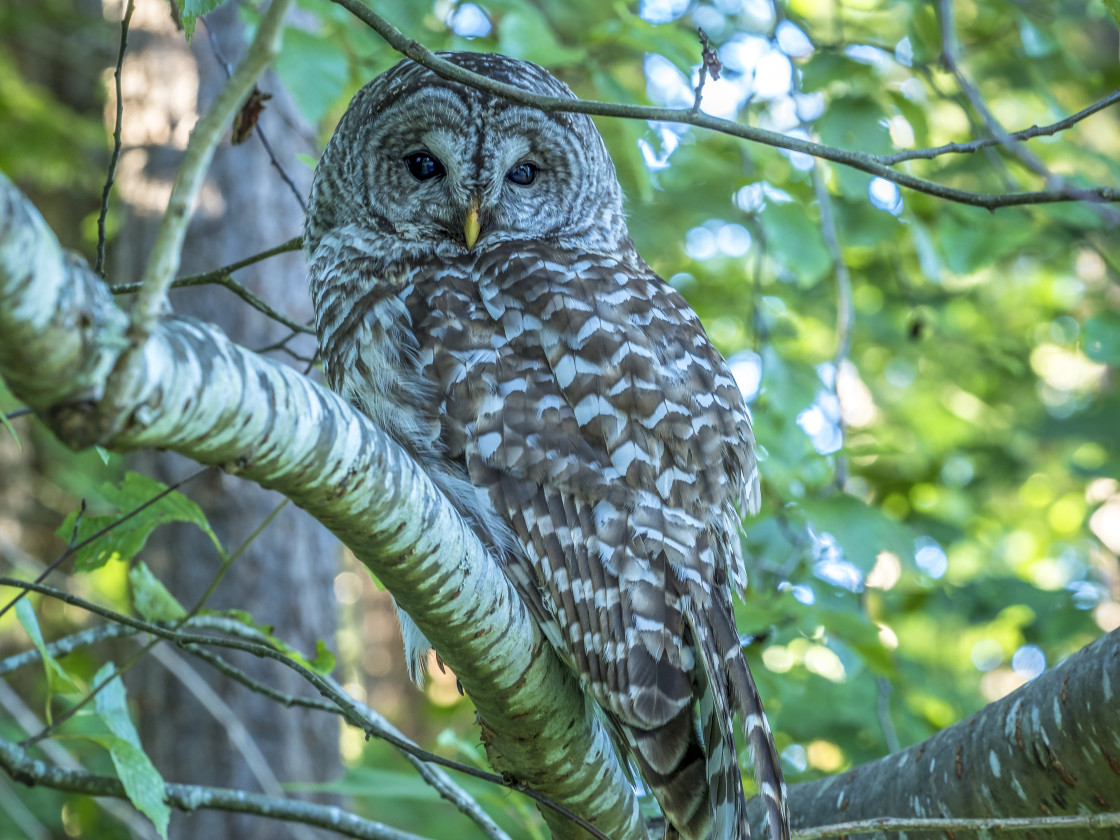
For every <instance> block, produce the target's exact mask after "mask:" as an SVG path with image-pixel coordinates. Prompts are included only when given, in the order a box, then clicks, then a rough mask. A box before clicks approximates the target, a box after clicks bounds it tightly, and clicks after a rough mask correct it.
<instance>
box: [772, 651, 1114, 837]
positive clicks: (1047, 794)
mask: <svg viewBox="0 0 1120 840" xmlns="http://www.w3.org/2000/svg"><path fill="white" fill-rule="evenodd" d="M1118 691H1120V630H1114V631H1112V632H1111V633H1109V634H1108V635H1106V636H1104V637H1103V638H1101V639H1098V640H1097V641H1095V642H1093V643H1092V644H1090V645H1087V646H1086V647H1085V648H1083V649H1082V650H1080V651H1078V652H1077V653H1076V654H1074V655H1073V656H1071V657H1070V658H1069V659H1067V660H1066V661H1065V662H1063V663H1061V664H1060V665H1058V666H1056V667H1054V668H1051V669H1050V670H1048V671H1046V672H1044V673H1043V674H1042V675H1041V676H1039V677H1037V678H1036V679H1035V680H1033V681H1032V682H1029V683H1027V684H1026V685H1024V686H1022V687H1021V688H1019V689H1018V690H1017V691H1014V692H1012V693H1011V694H1009V695H1007V696H1006V697H1004V698H1003V699H1001V700H997V701H995V702H994V703H990V704H988V705H987V706H985V707H984V708H983V709H981V710H980V711H979V712H977V713H976V714H974V715H972V716H971V717H969V718H967V719H966V720H963V721H961V722H960V723H958V724H956V725H954V726H951V727H949V728H948V729H945V730H943V731H941V732H939V733H937V734H936V735H934V736H933V737H932V738H928V739H927V740H925V741H923V742H922V743H920V744H916V745H915V746H912V747H910V748H909V749H905V750H902V751H901V752H898V753H895V754H894V755H889V756H887V757H885V758H882V759H880V760H878V761H873V762H870V763H868V764H863V765H861V766H859V767H856V768H854V769H852V770H850V771H848V772H847V773H843V774H841V775H838V776H832V777H830V778H827V779H822V780H820V781H816V782H810V783H806V784H800V785H796V786H794V787H793V788H792V789H791V791H790V813H791V814H792V815H793V828H794V829H799V828H809V827H812V826H818V825H830V824H833V823H841V822H851V821H856V820H869V819H874V818H878V817H957V818H984V817H996V818H1008V817H1050V816H1063V815H1076V814H1090V813H1103V812H1108V811H1115V810H1120V699H1118V697H1117V692H1118ZM762 816H763V814H762V810H761V808H757V807H755V808H754V809H753V810H752V826H755V827H756V828H754V829H752V830H760V829H761V824H762V823H761V818H762ZM1042 834H1043V832H1042V831H1040V830H1034V831H1008V830H1005V831H1001V832H1000V834H999V836H1000V837H1001V838H1003V837H1007V838H1029V837H1040V836H1042ZM756 836H761V835H756ZM849 836H850V837H853V838H854V837H855V836H859V837H871V836H872V835H870V834H867V835H862V834H861V835H849ZM874 836H875V837H876V838H882V837H899V838H901V837H906V838H907V839H908V840H915V838H931V840H932V838H943V837H946V836H947V835H946V832H944V831H928V832H915V831H907V832H891V833H879V834H875V835H874ZM952 836H954V837H957V838H963V837H974V836H977V834H976V833H972V832H961V831H957V832H954V834H953V835H952ZM1059 836H1060V835H1059ZM1068 836H1070V837H1074V836H1076V837H1079V838H1080V837H1086V838H1090V837H1101V838H1103V837H1115V836H1116V829H1115V828H1110V829H1100V830H1098V831H1092V830H1089V829H1084V828H1082V829H1077V830H1076V831H1075V832H1071V833H1070V834H1069V835H1068Z"/></svg>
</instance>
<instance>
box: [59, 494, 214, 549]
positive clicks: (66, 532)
mask: <svg viewBox="0 0 1120 840" xmlns="http://www.w3.org/2000/svg"><path fill="white" fill-rule="evenodd" d="M166 490H167V486H166V485H165V484H161V483H160V482H158V481H155V480H154V479H151V478H148V477H146V476H143V475H140V474H139V473H132V472H130V473H127V474H126V475H125V477H124V481H123V482H122V483H121V485H120V486H119V487H117V486H114V485H112V484H106V485H104V486H102V488H101V491H100V492H101V496H102V497H103V498H104V499H105V501H107V502H109V503H110V504H112V505H114V506H115V507H116V508H117V509H118V510H120V511H121V512H122V513H126V512H130V511H133V510H136V509H138V508H139V507H140V506H141V505H143V504H145V503H146V502H149V501H151V500H152V499H153V498H155V497H157V496H159V494H160V493H163V492H164V491H166ZM77 516H78V512H77V511H75V512H73V513H71V514H70V515H69V516H68V517H66V520H65V521H64V522H63V523H62V525H61V526H59V528H58V530H57V531H55V534H57V535H58V536H59V537H60V538H62V539H64V540H70V539H71V537H72V536H74V522H75V520H76V519H77ZM121 518H122V517H121V515H119V514H111V515H108V516H83V517H82V519H81V521H80V522H79V523H78V532H77V535H76V539H75V540H74V541H75V543H81V542H83V541H85V540H87V539H89V538H90V537H92V536H93V535H94V534H96V533H98V532H99V531H102V530H103V529H105V528H108V527H109V526H114V527H112V528H111V530H109V531H107V532H106V533H105V534H102V535H101V536H100V537H98V538H97V539H95V540H93V541H92V542H90V544H89V545H85V546H82V548H80V549H78V550H77V551H76V552H75V554H74V567H75V568H76V569H78V570H80V571H89V570H91V569H97V568H100V567H101V566H104V565H105V564H106V563H108V562H109V561H110V560H126V561H127V560H131V559H132V558H133V557H135V556H136V555H137V554H138V553H139V552H140V551H141V549H143V548H144V545H145V544H146V543H147V541H148V537H149V536H150V535H151V533H152V531H154V530H155V529H156V528H157V527H159V526H160V525H162V524H164V523H166V522H189V523H191V524H193V525H196V526H198V527H199V528H200V529H201V530H202V531H203V533H205V534H206V535H207V536H209V537H210V539H211V541H212V542H213V543H214V547H215V548H217V550H218V552H219V553H221V551H222V546H221V543H220V542H218V538H217V536H215V535H214V532H213V530H211V528H210V523H209V522H207V521H206V515H205V514H204V513H203V512H202V509H201V508H200V507H199V506H198V505H196V504H195V503H194V502H192V501H191V500H190V499H188V498H187V497H186V496H184V495H182V494H181V493H178V492H175V491H172V492H170V493H167V494H166V495H165V496H163V497H162V498H160V499H159V500H158V501H156V502H154V503H152V504H150V505H148V507H146V508H144V509H143V510H141V511H140V512H139V513H137V514H135V515H134V516H131V517H129V518H128V519H126V520H124V521H121ZM118 522H119V523H120V524H116V523H118Z"/></svg>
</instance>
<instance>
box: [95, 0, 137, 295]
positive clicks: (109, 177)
mask: <svg viewBox="0 0 1120 840" xmlns="http://www.w3.org/2000/svg"><path fill="white" fill-rule="evenodd" d="M135 6H136V3H135V0H128V5H127V6H126V7H125V10H124V18H123V19H122V20H121V48H120V50H119V51H118V52H117V67H116V69H115V70H114V71H113V80H114V83H115V84H116V90H117V116H116V120H115V121H114V123H113V154H112V155H111V156H110V157H109V168H108V171H106V173H105V187H104V189H102V190H101V213H100V215H99V216H98V217H97V262H96V263H94V266H93V270H94V271H96V272H97V273H98V274H100V275H101V276H102V277H104V276H105V218H106V217H107V216H108V215H109V193H110V192H112V190H113V179H114V177H115V176H116V172H117V162H118V161H119V160H120V159H121V124H122V123H123V122H124V99H123V98H122V97H121V68H123V67H124V54H125V51H126V50H127V49H128V26H129V24H130V23H131V22H132V12H133V11H134V10H135Z"/></svg>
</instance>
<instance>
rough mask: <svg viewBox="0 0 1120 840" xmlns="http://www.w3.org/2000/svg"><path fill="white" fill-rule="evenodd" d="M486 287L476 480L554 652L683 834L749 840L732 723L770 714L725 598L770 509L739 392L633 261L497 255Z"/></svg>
mask: <svg viewBox="0 0 1120 840" xmlns="http://www.w3.org/2000/svg"><path fill="white" fill-rule="evenodd" d="M474 276H475V279H476V281H477V283H478V292H479V294H480V297H481V303H482V305H483V306H484V307H485V309H486V311H487V313H488V314H489V316H490V318H492V319H493V322H494V323H495V325H496V329H495V332H494V338H493V342H492V344H493V348H494V352H495V356H494V359H493V364H494V367H493V378H492V380H489V381H488V382H487V383H486V390H487V393H486V394H485V395H483V396H481V398H480V399H479V400H478V402H477V403H476V405H477V412H478V413H477V420H476V422H475V424H474V426H473V428H472V429H470V431H469V434H468V435H467V445H466V458H467V464H468V468H469V471H470V474H471V479H472V481H474V482H475V483H476V484H477V485H479V486H482V487H486V488H487V489H488V490H489V493H490V497H491V501H492V503H493V504H494V507H495V508H496V509H497V510H498V512H499V515H502V516H505V517H506V518H507V520H508V521H509V523H510V524H511V526H512V528H513V530H514V533H515V535H516V538H517V540H518V541H519V542H520V543H521V544H522V545H523V546H524V549H525V553H526V555H527V559H528V562H529V564H530V565H531V566H532V569H531V572H532V574H531V578H532V580H533V581H534V582H535V585H536V586H537V587H539V590H540V594H541V598H542V599H543V600H544V602H545V607H546V611H547V612H548V614H549V617H550V618H551V619H552V621H553V623H554V627H553V629H552V633H550V636H555V637H558V638H553V639H552V641H553V642H554V644H557V647H558V649H559V650H560V651H561V653H562V654H566V655H567V657H568V658H569V660H570V662H571V664H572V666H573V667H574V668H575V670H576V671H577V673H579V674H580V675H581V678H582V680H583V682H584V684H585V685H586V686H587V688H588V690H589V692H590V693H591V694H592V696H593V697H595V699H596V701H597V702H598V703H599V705H600V706H602V707H603V708H604V709H605V710H607V711H608V712H609V713H610V714H611V715H613V716H614V717H615V718H616V719H617V720H618V721H619V723H621V724H622V725H623V727H624V728H625V730H626V734H627V737H628V739H629V741H630V747H631V751H632V754H633V755H634V756H635V758H636V760H637V761H638V764H639V769H640V770H642V775H643V777H644V778H645V779H646V781H647V782H648V783H650V785H651V787H653V788H654V790H655V792H656V793H658V798H659V799H660V800H661V802H662V805H663V807H665V808H666V812H667V813H669V814H671V818H672V816H673V812H674V811H675V812H676V814H675V816H676V819H674V823H675V824H677V825H678V826H680V827H681V828H682V830H685V828H684V827H685V826H686V825H687V824H692V825H693V826H694V828H695V827H696V826H699V825H700V824H701V823H705V822H706V821H707V820H708V819H709V818H710V817H711V816H715V817H716V820H717V823H719V822H720V820H721V812H722V821H723V823H725V824H726V825H727V827H728V828H729V829H730V828H731V826H736V827H737V829H739V831H738V833H739V834H740V836H744V835H743V832H744V831H745V829H743V828H742V825H743V824H744V823H745V817H744V815H743V813H742V811H741V808H740V805H741V801H742V789H741V782H740V781H739V777H738V765H737V763H736V759H735V748H734V739H733V735H732V733H731V723H730V722H731V720H732V715H733V706H734V707H737V708H740V709H743V710H744V711H745V712H749V714H750V716H751V718H752V720H755V719H760V718H761V707H760V705H758V702H757V701H758V697H757V692H756V691H755V690H754V685H753V681H752V680H750V675H749V671H747V669H746V664H745V662H744V661H743V659H742V654H741V652H740V651H739V648H738V637H737V634H736V632H735V626H734V618H733V613H732V611H731V605H730V588H731V585H732V583H734V585H736V586H738V587H741V586H742V584H743V582H744V571H743V561H742V556H741V552H740V548H739V540H738V516H737V514H736V511H735V507H734V502H735V501H739V502H740V504H741V505H742V506H743V507H746V508H750V509H752V510H754V509H757V503H758V474H757V469H756V466H755V461H754V454H753V449H752V445H753V436H752V433H751V427H750V420H749V415H748V414H747V412H746V409H745V406H744V405H743V402H742V397H741V395H740V393H739V391H738V388H737V386H736V385H735V382H734V380H733V378H732V377H731V375H730V373H729V372H728V370H727V367H726V365H725V363H724V362H723V359H722V358H721V357H720V356H719V354H718V353H717V352H716V351H715V349H714V348H713V347H712V346H711V344H710V342H709V341H708V339H707V336H706V335H705V334H704V331H703V328H702V327H701V325H700V323H699V320H698V319H697V317H696V315H695V314H694V313H693V312H692V310H691V309H690V308H689V307H688V305H687V304H686V303H685V301H684V300H683V298H681V297H680V295H679V294H677V293H676V292H675V291H674V290H673V289H672V288H671V287H669V286H667V285H666V284H665V283H664V282H663V281H661V280H660V279H659V278H658V277H657V276H656V275H655V274H654V273H653V272H652V271H650V270H649V268H648V267H647V266H645V264H644V263H642V262H641V260H640V259H638V258H637V257H636V255H634V256H633V257H631V258H628V259H622V260H619V259H615V258H613V257H608V256H605V255H598V254H592V255H579V254H564V253H559V254H558V253H556V252H555V249H550V248H549V247H548V246H547V244H540V245H528V246H526V245H525V244H524V243H519V244H518V246H517V248H516V250H514V249H513V248H511V249H508V250H506V249H502V250H500V251H492V252H488V253H487V254H484V255H482V256H481V257H480V258H479V261H478V263H477V265H476V267H475V274H474ZM697 658H701V659H702V660H703V667H702V669H700V670H701V671H702V672H706V673H698V671H697V669H696V664H697ZM728 662H730V663H731V665H728ZM729 669H730V672H732V673H731V674H729ZM732 674H733V676H732ZM742 674H745V678H744V679H738V677H739V676H741V675H742ZM744 695H749V697H746V699H741V698H742V697H743V696H744ZM698 698H699V699H700V700H701V713H702V715H703V716H704V720H703V721H702V726H703V729H704V731H705V735H704V738H705V741H706V748H705V747H704V746H702V745H701V744H700V742H699V740H698V738H697V734H696V726H695V723H694V712H693V708H694V703H695V702H696V700H697V699H698ZM705 698H706V701H705ZM756 711H757V714H756ZM744 717H745V718H746V717H747V714H745V715H744ZM761 726H762V727H763V728H764V727H765V723H764V719H762V723H761ZM765 735H766V738H767V742H766V744H762V743H761V742H760V749H761V748H764V749H765V753H766V756H767V758H770V759H773V760H774V762H775V763H776V757H775V756H774V755H773V746H772V741H770V740H769V733H768V732H765ZM755 740H756V739H754V738H752V743H754V741H755ZM717 744H718V745H719V748H718V749H717ZM705 775H706V776H707V781H708V783H709V784H708V785H705V778H704V777H705ZM778 778H779V780H780V771H778ZM709 785H710V787H711V790H712V792H713V796H712V799H713V800H716V799H718V800H719V801H718V802H716V801H713V802H711V803H709V802H707V801H706V800H707V797H706V795H705V793H704V789H705V787H708V786H709ZM698 794H699V796H701V797H703V798H704V800H705V801H703V802H700V801H697V796H698ZM717 794H718V795H717ZM701 811H702V812H703V813H701ZM696 831H697V832H699V831H700V829H699V828H696ZM731 833H732V831H731V830H728V831H726V834H727V836H730V834H731ZM686 836H702V834H699V833H694V832H691V831H690V832H688V834H687V835H686ZM775 836H777V835H775Z"/></svg>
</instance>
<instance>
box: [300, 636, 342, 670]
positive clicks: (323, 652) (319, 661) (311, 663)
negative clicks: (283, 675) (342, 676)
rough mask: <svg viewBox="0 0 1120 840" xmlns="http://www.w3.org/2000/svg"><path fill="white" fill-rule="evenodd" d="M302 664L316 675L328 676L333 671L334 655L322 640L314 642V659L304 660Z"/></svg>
mask: <svg viewBox="0 0 1120 840" xmlns="http://www.w3.org/2000/svg"><path fill="white" fill-rule="evenodd" d="M303 661H304V664H306V665H307V667H308V668H310V669H311V670H312V671H314V672H315V673H317V674H329V673H330V672H331V671H333V670H334V666H335V662H336V659H335V655H334V654H333V653H331V650H330V648H328V647H327V645H326V643H325V642H324V641H323V640H322V639H317V640H316V641H315V658H314V659H304V660H303Z"/></svg>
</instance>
